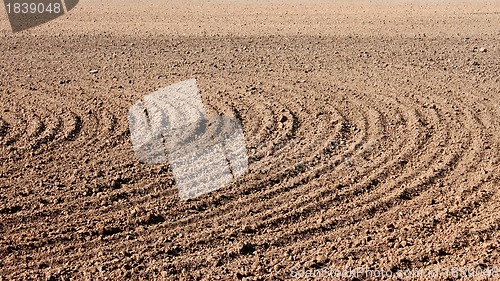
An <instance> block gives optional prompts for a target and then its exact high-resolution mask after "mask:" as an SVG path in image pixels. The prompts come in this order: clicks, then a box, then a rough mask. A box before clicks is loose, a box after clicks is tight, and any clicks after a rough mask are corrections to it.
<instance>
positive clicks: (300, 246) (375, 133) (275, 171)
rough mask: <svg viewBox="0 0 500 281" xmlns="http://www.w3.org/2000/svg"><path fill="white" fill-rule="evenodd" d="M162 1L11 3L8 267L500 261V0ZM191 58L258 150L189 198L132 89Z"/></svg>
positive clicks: (196, 275) (141, 272)
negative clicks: (134, 109)
mask: <svg viewBox="0 0 500 281" xmlns="http://www.w3.org/2000/svg"><path fill="white" fill-rule="evenodd" d="M124 2H126V3H124ZM139 2H141V3H142V4H137V3H139ZM159 2H160V1H146V2H144V1H117V0H113V1H102V2H101V1H96V0H89V1H81V3H80V4H79V5H78V6H77V7H76V8H75V10H74V11H72V12H71V13H70V14H69V15H68V16H65V17H64V18H60V19H57V20H55V21H52V22H50V23H48V24H46V25H42V26H40V27H37V28H34V29H31V30H28V31H25V32H21V33H16V34H12V33H11V31H10V28H9V26H8V23H7V21H6V19H5V15H4V12H2V13H1V14H2V17H1V25H0V36H1V37H2V38H1V41H0V49H1V50H2V51H1V53H0V161H1V162H0V163H1V165H0V280H40V279H41V280H43V279H48V280H69V279H73V280H102V279H106V278H107V279H110V280H119V279H124V278H131V279H156V280H177V279H187V280H189V279H204V280H213V279H217V278H219V279H223V280H230V279H245V278H246V279H247V280H272V279H289V278H290V277H291V276H290V269H291V268H292V267H297V268H304V269H314V268H322V267H329V268H335V269H343V268H349V267H357V266H362V267H366V268H371V269H391V270H401V269H433V268H436V267H440V268H442V269H445V268H451V267H453V266H466V267H482V268H488V267H494V266H498V265H500V254H499V247H500V200H499V198H500V196H499V186H500V172H499V170H500V133H499V132H500V118H499V116H500V80H499V79H500V78H499V73H500V25H499V24H498V23H499V22H500V4H499V3H498V2H496V3H495V1H491V2H476V1H474V2H472V1H470V2H472V3H473V4H470V3H465V4H464V3H458V2H453V1H451V2H441V3H436V2H433V1H423V2H420V3H418V4H416V3H413V4H410V3H409V2H392V3H390V4H388V3H386V2H384V1H379V2H377V1H375V2H373V3H368V2H356V4H349V1H337V2H327V1H324V2H311V1H302V2H301V1H293V2H282V3H280V2H268V1H253V2H252V3H247V2H239V1H220V0H219V1H218V2H202V1H191V2H183V4H159ZM178 2H181V1H178ZM94 70H97V73H95V71H94ZM190 78H196V79H197V81H198V86H199V87H200V89H201V94H202V98H203V100H204V103H205V106H206V107H207V108H206V110H207V112H210V113H211V114H233V115H235V116H238V117H239V118H240V119H241V121H242V125H243V128H244V133H245V137H246V146H247V149H248V153H249V159H250V164H249V169H248V171H247V173H246V174H245V175H244V176H243V177H242V178H240V179H238V180H237V181H236V182H234V183H232V184H231V185H229V186H227V187H224V188H223V189H221V190H219V191H216V192H212V193H210V194H208V195H204V196H202V197H199V198H197V199H194V200H190V201H187V202H184V201H181V200H180V199H179V197H178V194H177V191H176V188H175V185H174V181H173V178H172V174H171V171H170V169H169V166H168V164H164V165H146V164H141V163H139V162H138V161H137V160H136V159H135V158H134V153H133V151H132V146H131V143H130V139H129V131H128V122H127V111H128V108H129V107H130V106H131V105H132V104H133V103H134V102H135V101H136V100H138V99H140V98H142V97H143V96H145V95H147V94H149V93H151V92H153V91H154V90H156V89H158V88H161V87H164V86H167V85H169V84H172V83H175V82H179V81H183V80H187V79H190ZM450 279H458V278H450Z"/></svg>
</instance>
